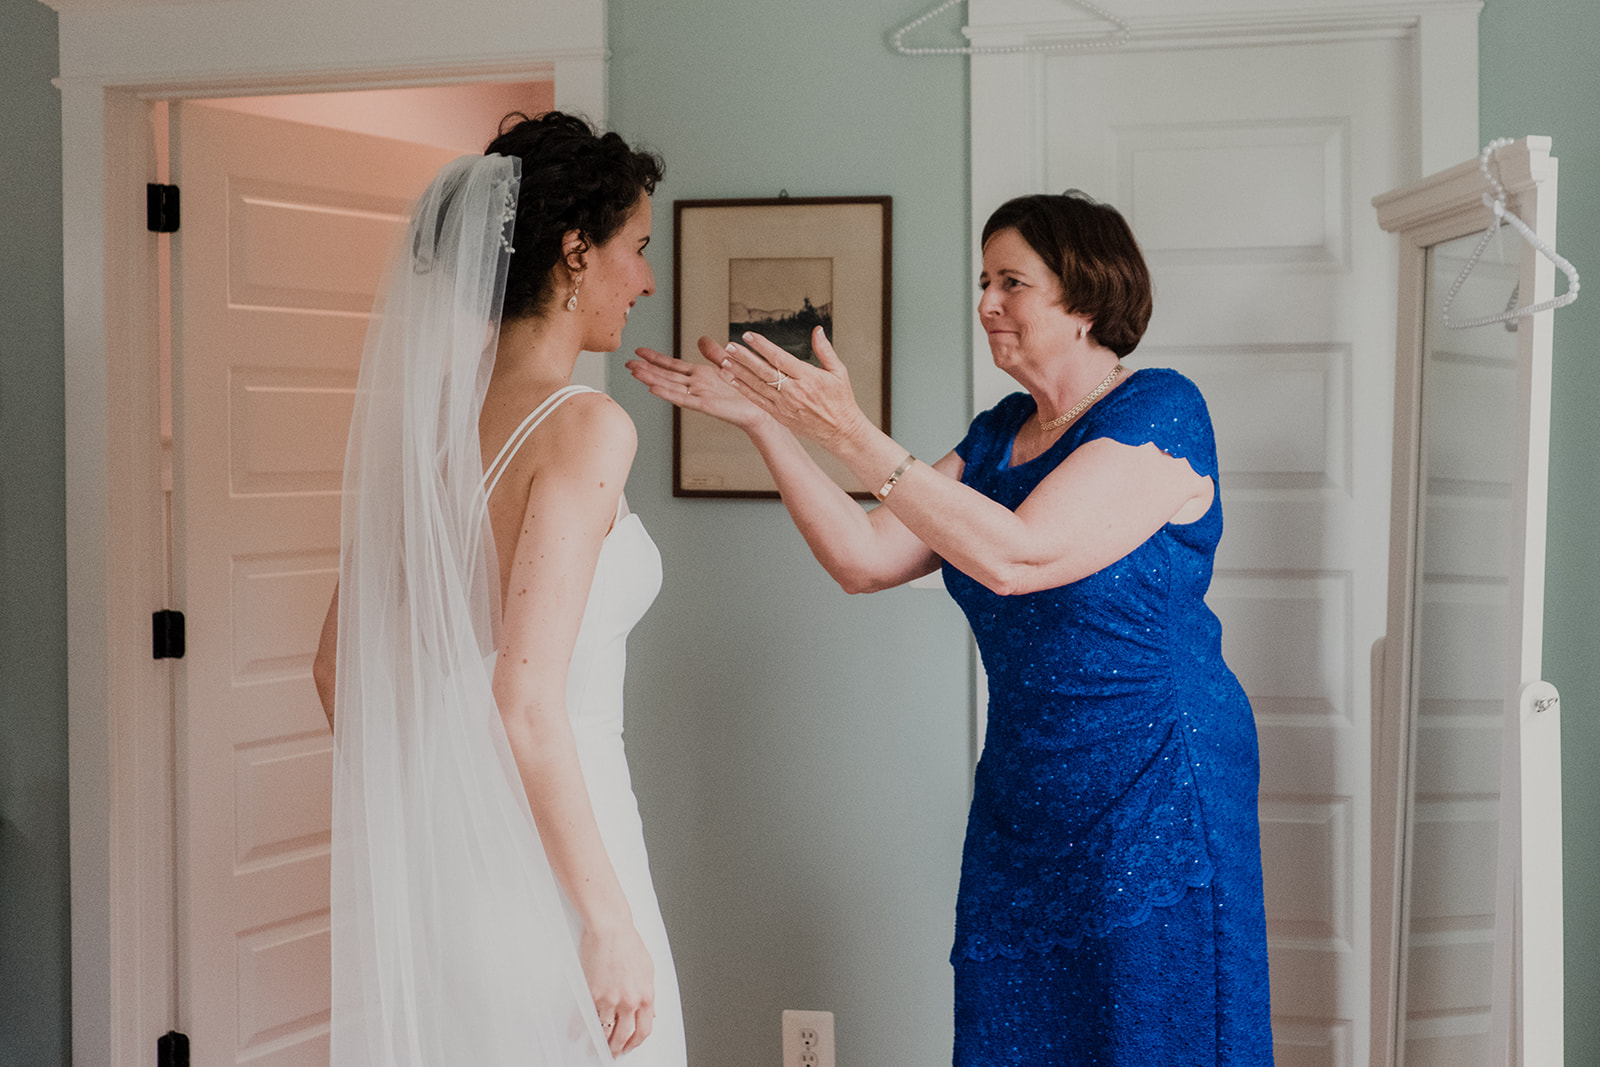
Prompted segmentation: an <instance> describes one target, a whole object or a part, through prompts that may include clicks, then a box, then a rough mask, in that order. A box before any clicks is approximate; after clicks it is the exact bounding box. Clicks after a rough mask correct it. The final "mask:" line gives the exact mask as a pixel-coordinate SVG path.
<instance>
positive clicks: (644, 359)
mask: <svg viewBox="0 0 1600 1067" xmlns="http://www.w3.org/2000/svg"><path fill="white" fill-rule="evenodd" d="M699 347H700V354H701V355H702V356H704V357H705V358H706V359H707V360H708V361H709V362H708V363H690V362H689V361H688V360H682V359H673V358H672V357H671V356H669V355H666V354H665V353H662V352H657V351H656V350H655V349H653V348H638V349H635V350H634V351H635V352H637V353H638V355H639V358H638V359H630V360H629V361H628V363H627V367H628V370H629V371H630V372H632V374H633V376H634V377H635V378H637V379H639V380H640V381H641V382H643V383H644V384H645V385H647V386H649V387H650V392H651V394H652V395H654V396H659V397H660V398H661V399H663V400H666V401H669V402H671V403H673V404H676V405H678V406H679V407H681V408H685V409H687V410H689V411H699V412H703V413H705V414H707V415H710V416H711V417H712V418H714V419H721V420H722V421H723V422H727V423H731V424H733V425H734V426H737V427H738V428H739V429H741V430H747V431H748V430H750V429H751V428H752V427H754V426H755V425H757V424H758V423H760V422H762V421H764V420H765V419H766V417H767V415H766V412H764V411H762V410H761V409H760V408H759V407H757V406H756V405H755V404H752V403H751V402H750V401H749V400H748V399H746V398H745V397H743V396H740V395H739V391H738V390H737V389H735V388H734V387H733V386H732V385H731V384H729V383H728V382H726V381H723V379H722V376H721V375H720V374H718V373H717V365H720V364H722V363H723V362H725V361H726V360H727V359H728V354H727V353H726V352H724V351H723V350H722V348H721V347H720V346H719V345H718V344H717V343H716V342H715V341H713V340H711V338H709V337H702V338H700V345H699Z"/></svg>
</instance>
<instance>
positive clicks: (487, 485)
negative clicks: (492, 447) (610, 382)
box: [483, 385, 600, 497]
mask: <svg viewBox="0 0 1600 1067" xmlns="http://www.w3.org/2000/svg"><path fill="white" fill-rule="evenodd" d="M599 391H600V390H598V389H591V388H589V387H588V386H587V385H567V386H562V387H561V388H560V389H557V390H556V391H555V392H553V393H551V394H550V395H549V396H547V397H545V398H544V400H543V401H541V402H540V404H539V406H538V407H536V408H534V409H533V410H532V411H530V412H528V415H527V418H525V419H523V420H522V422H521V423H520V424H518V426H517V428H516V429H515V430H512V431H511V436H510V437H508V438H506V443H505V444H504V445H503V446H502V447H501V449H500V454H499V455H497V456H495V457H494V462H492V463H490V464H489V469H488V470H486V471H484V472H483V485H484V488H483V495H484V496H485V497H489V496H492V495H493V494H494V487H495V486H497V485H499V484H500V476H501V475H503V474H504V473H505V472H506V468H507V467H509V466H511V460H512V459H513V457H515V456H516V454H517V451H518V450H519V449H520V448H522V443H523V442H524V441H526V440H527V439H528V435H529V434H531V433H533V431H534V430H536V429H538V427H539V424H540V423H541V422H543V421H544V420H545V419H546V418H548V417H549V416H550V413H551V412H553V411H555V409H556V408H558V407H560V406H561V405H562V404H563V403H564V402H565V401H566V400H567V399H568V398H569V397H574V396H577V395H578V394H579V393H598V392H599Z"/></svg>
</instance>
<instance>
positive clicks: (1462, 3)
mask: <svg viewBox="0 0 1600 1067" xmlns="http://www.w3.org/2000/svg"><path fill="white" fill-rule="evenodd" d="M1482 10H1483V3H1482V0H1445V2H1442V3H1431V4H1430V3H1422V4H1408V5H1404V6H1401V5H1394V4H1383V5H1373V6H1366V7H1348V8H1334V9H1321V10H1307V11H1281V10H1280V11H1223V12H1216V13H1207V14H1193V15H1167V16H1150V17H1144V18H1139V17H1130V18H1129V19H1128V20H1127V21H1128V25H1129V28H1130V31H1131V33H1132V38H1131V39H1130V40H1129V41H1128V43H1127V44H1125V45H1123V46H1121V47H1120V48H1118V49H1115V51H1119V52H1154V51H1169V50H1172V49H1186V48H1233V47H1241V46H1245V47H1248V46H1261V45H1282V44H1304V43H1313V42H1316V43H1326V42H1329V41H1352V40H1373V39H1385V38H1404V37H1407V36H1410V35H1411V34H1412V33H1414V32H1416V29H1417V27H1418V26H1419V25H1420V24H1421V22H1422V19H1423V18H1424V17H1426V16H1428V15H1438V14H1452V15H1472V16H1476V15H1477V14H1478V12H1480V11H1482ZM963 33H964V34H965V36H966V37H967V39H968V40H969V41H970V42H971V43H972V44H973V45H982V46H986V47H987V46H999V45H1035V46H1039V45H1052V44H1076V43H1079V42H1085V41H1090V40H1097V39H1099V38H1101V37H1104V36H1105V33H1104V28H1103V27H1102V26H1101V24H1100V23H1098V22H1090V21H1087V20H1084V19H1081V18H1076V17H1071V18H1068V17H1064V18H1062V19H1060V20H1043V21H1038V20H1035V21H1027V22H994V23H988V24H984V23H977V22H974V23H971V24H969V25H968V26H967V27H966V28H965V29H964V30H963Z"/></svg>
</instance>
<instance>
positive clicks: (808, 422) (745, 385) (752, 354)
mask: <svg viewBox="0 0 1600 1067" xmlns="http://www.w3.org/2000/svg"><path fill="white" fill-rule="evenodd" d="M743 340H744V342H745V343H744V344H736V343H730V344H729V345H727V346H726V347H725V348H721V349H714V351H715V352H716V353H717V355H715V356H713V355H712V353H711V352H707V351H706V345H707V344H708V343H709V342H708V341H707V340H706V339H705V338H701V340H700V351H701V353H702V354H704V355H705V356H706V358H707V359H709V360H712V361H713V362H716V363H718V364H719V367H720V370H721V374H722V378H723V380H724V381H726V382H729V383H731V384H732V385H733V386H734V388H736V389H738V391H739V394H740V395H741V396H743V397H745V398H746V400H748V401H749V402H750V403H752V404H753V405H755V406H756V407H757V408H759V409H760V410H761V411H763V412H765V413H766V414H768V415H771V416H772V417H773V418H775V419H777V420H778V422H780V423H782V424H783V425H784V426H786V427H788V428H789V429H790V430H793V431H794V432H795V433H797V434H799V435H801V436H802V437H809V438H811V439H812V440H813V441H815V442H817V443H818V444H820V445H821V446H822V447H824V448H826V449H828V450H829V451H833V450H834V447H835V445H837V444H838V443H840V442H842V441H844V440H846V439H847V438H849V437H850V436H851V435H852V434H854V433H855V432H856V431H858V430H859V429H860V428H861V427H862V426H863V425H864V424H865V423H866V422H867V421H868V420H867V416H866V414H865V413H864V412H863V411H862V410H861V408H860V406H859V405H858V404H857V403H856V397H855V393H854V391H852V389H851V388H850V372H849V371H847V370H846V369H845V366H844V361H843V360H841V359H840V358H839V354H838V353H837V352H835V351H834V350H833V345H832V344H831V343H830V342H829V341H828V335H827V334H826V333H824V332H823V330H822V327H820V326H818V327H817V328H816V329H815V330H812V331H811V351H813V352H815V353H816V355H817V362H818V363H819V364H821V365H820V366H813V365H811V364H809V363H806V362H805V361H804V360H800V359H796V358H795V357H794V356H792V355H790V354H789V353H788V352H786V351H784V350H783V349H782V348H780V347H779V346H777V345H775V344H773V343H772V342H771V341H769V340H767V339H766V338H765V337H762V336H761V335H760V334H758V333H747V334H745V335H744V338H743Z"/></svg>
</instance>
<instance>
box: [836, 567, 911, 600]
mask: <svg viewBox="0 0 1600 1067" xmlns="http://www.w3.org/2000/svg"><path fill="white" fill-rule="evenodd" d="M829 573H830V574H831V575H832V576H833V580H834V581H836V582H838V583H839V588H840V589H843V590H844V591H845V592H846V593H849V594H850V595H851V596H856V595H858V594H861V593H876V592H878V591H880V590H883V589H889V588H892V587H893V586H894V585H895V584H897V583H895V582H893V581H891V580H889V579H887V578H885V577H884V576H882V575H880V574H875V573H873V572H872V571H870V570H868V569H866V568H864V567H834V568H830V569H829Z"/></svg>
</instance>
